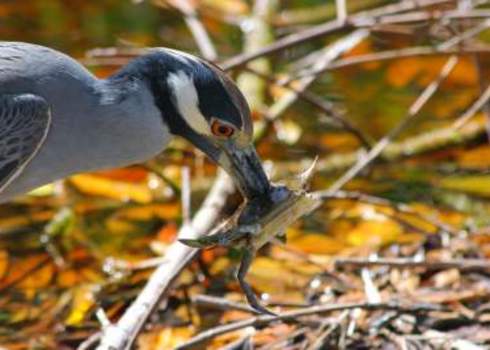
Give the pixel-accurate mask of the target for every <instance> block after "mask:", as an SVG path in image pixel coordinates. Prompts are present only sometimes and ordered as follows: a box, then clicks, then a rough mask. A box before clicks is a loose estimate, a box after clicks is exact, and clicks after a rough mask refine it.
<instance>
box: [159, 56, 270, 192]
mask: <svg viewBox="0 0 490 350" xmlns="http://www.w3.org/2000/svg"><path fill="white" fill-rule="evenodd" d="M157 55H161V57H159V60H158V61H159V62H160V65H162V66H164V67H162V74H158V75H159V76H160V81H159V90H160V91H159V96H156V103H157V105H159V107H160V109H161V111H162V115H163V117H164V119H165V120H166V122H167V124H168V127H169V129H170V131H171V133H172V134H174V135H178V136H181V137H184V138H186V139H187V140H188V141H190V142H191V143H192V144H194V146H196V147H197V148H198V149H200V150H201V151H202V152H204V153H205V154H206V155H208V156H209V157H210V158H211V159H212V160H213V161H214V162H216V163H217V164H219V165H220V166H221V167H222V168H224V170H225V171H226V172H227V173H228V174H229V175H230V176H231V177H232V178H233V180H234V182H235V184H236V185H237V186H238V188H239V189H240V191H241V192H242V194H243V195H244V196H246V197H247V198H254V197H259V196H262V195H264V194H266V193H268V192H269V190H270V183H269V181H268V179H267V176H266V175H265V173H264V170H263V168H262V164H261V162H260V159H259V157H258V155H257V152H256V151H255V148H254V146H253V143H252V134H253V124H252V119H251V115H250V109H249V107H248V104H247V102H246V100H245V97H244V96H243V94H242V93H241V92H240V90H239V89H238V88H237V86H236V85H235V84H234V83H233V82H232V81H231V79H230V78H229V77H228V76H227V75H226V74H225V73H224V72H223V71H222V70H221V69H220V68H218V67H217V66H215V65H213V64H211V63H209V62H206V61H204V60H201V59H199V58H197V57H194V56H191V55H189V54H186V53H183V52H180V51H175V50H169V49H160V50H159V51H158V54H157ZM162 76H163V81H162V80H161V79H162V78H161V77H162ZM153 91H155V88H153ZM154 93H155V92H154Z"/></svg>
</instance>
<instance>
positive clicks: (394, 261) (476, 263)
mask: <svg viewBox="0 0 490 350" xmlns="http://www.w3.org/2000/svg"><path fill="white" fill-rule="evenodd" d="M334 265H335V268H339V267H342V266H354V267H374V266H389V267H394V268H417V267H422V268H425V269H428V270H443V269H459V270H488V269H490V261H489V260H484V259H451V260H440V261H427V260H421V261H418V260H414V259H408V258H376V259H369V258H341V257H338V258H335V259H334Z"/></svg>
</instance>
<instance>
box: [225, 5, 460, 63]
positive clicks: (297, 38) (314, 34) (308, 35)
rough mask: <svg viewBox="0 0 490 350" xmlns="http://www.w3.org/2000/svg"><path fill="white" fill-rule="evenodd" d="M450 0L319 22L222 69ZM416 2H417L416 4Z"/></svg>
mask: <svg viewBox="0 0 490 350" xmlns="http://www.w3.org/2000/svg"><path fill="white" fill-rule="evenodd" d="M451 1H452V0H420V1H417V2H414V1H411V0H409V1H403V2H401V3H398V4H392V5H386V6H382V7H380V8H376V9H373V10H368V11H363V12H360V13H359V14H356V15H354V16H351V17H350V19H349V18H347V20H346V22H345V23H339V22H338V21H337V20H334V21H329V22H326V23H324V24H320V25H318V26H314V27H312V28H308V29H306V30H302V31H300V32H297V33H294V34H290V35H288V36H286V37H283V38H281V39H279V40H276V41H275V42H274V43H272V44H270V45H268V46H266V47H264V48H262V49H259V50H257V51H255V52H251V53H245V54H242V55H238V56H235V57H233V58H231V59H229V60H227V61H225V62H223V64H222V65H221V66H222V67H223V68H224V69H231V68H235V67H238V66H242V65H244V64H245V63H247V62H250V61H252V60H254V59H256V58H258V57H262V56H266V55H270V54H272V53H275V52H278V51H281V50H284V49H287V48H289V47H292V46H295V45H298V44H302V43H304V42H306V41H310V40H312V39H316V38H319V37H322V36H325V35H327V34H331V33H334V32H337V31H340V30H343V29H349V28H352V27H354V26H353V25H352V24H351V23H350V22H351V21H355V20H361V19H363V18H366V17H378V16H383V15H390V14H394V13H399V12H402V11H410V10H413V9H415V8H418V6H423V7H425V6H431V5H438V4H444V3H448V2H451ZM416 3H417V4H416Z"/></svg>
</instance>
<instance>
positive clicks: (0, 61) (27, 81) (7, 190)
mask: <svg viewBox="0 0 490 350" xmlns="http://www.w3.org/2000/svg"><path fill="white" fill-rule="evenodd" d="M107 84H110V82H109V81H106V80H99V79H97V78H95V77H94V76H93V75H92V74H91V73H90V72H89V71H88V70H86V69H85V68H83V66H81V65H80V64H79V63H78V62H76V61H75V60H73V59H72V58H70V57H68V56H66V55H64V54H62V53H59V52H57V51H54V50H52V49H48V48H45V47H42V46H37V45H32V44H26V43H14V42H4V43H0V96H2V98H1V102H2V104H1V105H0V108H1V110H0V130H1V131H0V154H1V155H2V157H7V158H9V159H8V160H7V159H4V160H3V161H2V163H0V202H2V201H6V200H8V199H9V198H11V197H13V196H15V195H18V194H21V193H23V192H25V191H28V190H30V189H32V188H35V187H37V186H40V185H42V184H45V183H48V182H50V181H53V180H56V179H59V178H62V177H65V176H68V175H71V174H74V173H77V172H82V171H91V170H98V169H105V168H111V167H117V166H124V165H128V164H132V163H136V162H140V161H142V160H145V159H149V158H151V157H153V156H154V155H156V154H157V153H159V152H160V151H161V150H162V149H163V148H164V146H165V144H167V143H168V142H169V141H170V138H171V137H170V134H169V132H168V128H167V126H166V125H165V124H164V123H163V121H162V118H161V114H160V111H159V110H158V109H157V107H156V106H155V104H154V103H153V96H152V94H151V92H150V91H149V90H148V88H147V87H146V86H145V85H144V84H142V83H141V82H138V81H135V82H134V83H133V84H134V85H133V86H131V87H130V89H129V91H128V90H126V91H116V92H117V93H121V94H124V96H118V95H114V91H113V90H112V89H108V86H107ZM25 94H31V97H32V101H27V100H26V101H25V102H26V103H27V104H24V103H23V102H22V101H21V100H19V98H17V100H18V102H17V103H16V102H15V100H16V97H15V96H16V95H25ZM35 96H37V98H36V97H35ZM42 100H44V101H46V102H45V105H44V106H43V109H42V111H45V110H46V108H47V107H49V109H50V110H51V113H52V121H51V124H52V125H51V127H49V124H50V123H49V122H48V118H47V114H46V115H45V116H44V117H43V112H42V111H35V109H33V108H30V104H32V103H40V102H34V101H42ZM21 102H22V103H21ZM14 119H15V123H16V126H15V129H16V130H15V131H16V133H17V134H19V133H20V134H22V135H25V136H23V137H21V138H19V142H20V143H21V144H19V147H20V148H19V149H18V150H17V152H12V151H9V149H11V147H12V145H8V143H9V142H10V141H9V140H12V139H13V135H8V136H6V135H5V134H6V133H8V132H9V130H11V128H10V129H5V127H7V125H8V124H9V123H13V120H14ZM141 120H144V121H145V122H144V123H142V122H141ZM48 127H49V129H50V132H49V133H47V137H46V139H45V140H43V137H42V136H43V135H44V131H42V130H38V129H39V128H42V129H43V130H45V131H47V130H48ZM34 129H36V130H37V131H35V130H34ZM36 132H37V135H34V134H35V133H36ZM128 140H132V141H133V142H128ZM42 141H44V143H43V145H42V147H40V149H39V151H38V152H37V154H35V150H36V148H37V146H38V145H39V144H40V143H42ZM31 157H32V159H31V160H30V162H29V158H31ZM12 161H14V162H17V163H18V165H19V167H18V168H17V169H16V170H15V171H10V172H9V171H6V170H3V169H4V168H5V167H8V166H9V165H8V164H9V162H12ZM27 162H28V164H27V165H26V163H27ZM22 165H26V166H25V168H24V169H23V170H22V171H20V167H21V166H22ZM2 166H3V168H2ZM2 170H3V171H2ZM15 173H17V176H15V175H16V174H15ZM6 174H7V175H6ZM5 185H7V186H5Z"/></svg>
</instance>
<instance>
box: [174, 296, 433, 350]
mask: <svg viewBox="0 0 490 350" xmlns="http://www.w3.org/2000/svg"><path fill="white" fill-rule="evenodd" d="M357 308H359V309H363V310H394V311H398V312H401V313H415V312H430V311H440V310H442V308H441V307H440V306H439V305H430V304H413V305H401V304H399V303H352V304H335V305H316V306H311V307H308V308H304V309H301V310H295V311H288V312H284V313H282V314H280V315H274V316H271V315H262V316H256V317H252V318H249V319H245V320H241V321H236V322H231V323H228V324H225V325H222V326H218V327H214V328H211V329H209V330H207V331H204V332H202V333H199V334H198V335H197V336H195V337H194V338H192V339H191V340H189V341H187V342H186V343H184V344H182V345H180V346H178V347H177V348H176V350H184V349H189V348H192V347H193V346H196V345H197V344H201V343H203V342H206V341H208V340H210V339H212V338H214V337H217V336H219V335H222V334H225V333H229V332H233V331H236V330H238V329H242V328H246V327H260V326H264V325H268V324H270V323H272V322H276V321H286V322H297V319H298V318H300V317H304V316H310V315H321V314H325V313H330V312H334V311H343V310H353V309H357Z"/></svg>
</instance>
